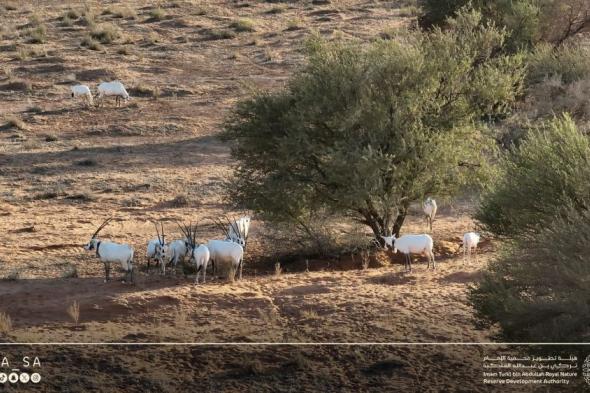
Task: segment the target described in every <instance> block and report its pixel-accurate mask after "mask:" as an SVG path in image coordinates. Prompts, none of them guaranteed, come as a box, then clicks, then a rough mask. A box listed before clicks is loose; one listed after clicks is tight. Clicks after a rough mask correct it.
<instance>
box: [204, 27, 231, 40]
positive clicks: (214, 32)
mask: <svg viewBox="0 0 590 393" xmlns="http://www.w3.org/2000/svg"><path fill="white" fill-rule="evenodd" d="M205 34H206V35H205V37H206V39H208V40H227V39H231V38H234V37H235V36H236V33H234V32H233V31H231V30H225V29H210V30H207V32H206V33H205Z"/></svg>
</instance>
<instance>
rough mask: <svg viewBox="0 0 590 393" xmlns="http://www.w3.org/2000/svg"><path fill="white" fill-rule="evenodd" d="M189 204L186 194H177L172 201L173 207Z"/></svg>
mask: <svg viewBox="0 0 590 393" xmlns="http://www.w3.org/2000/svg"><path fill="white" fill-rule="evenodd" d="M188 204H189V200H188V197H187V196H186V195H184V194H179V195H176V196H175V197H174V199H172V200H171V201H170V206H172V207H185V206H188Z"/></svg>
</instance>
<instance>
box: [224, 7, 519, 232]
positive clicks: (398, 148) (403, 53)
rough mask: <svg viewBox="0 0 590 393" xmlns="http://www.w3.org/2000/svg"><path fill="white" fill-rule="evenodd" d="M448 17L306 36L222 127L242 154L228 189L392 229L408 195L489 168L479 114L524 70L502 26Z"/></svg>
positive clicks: (259, 206)
mask: <svg viewBox="0 0 590 393" xmlns="http://www.w3.org/2000/svg"><path fill="white" fill-rule="evenodd" d="M448 24H449V26H450V28H449V29H445V30H444V31H443V30H441V29H434V30H433V31H430V32H418V31H417V32H411V33H410V32H408V33H406V34H405V35H403V36H401V37H399V39H396V40H378V41H375V42H373V43H370V44H365V45H363V44H361V43H359V42H342V41H338V42H326V41H323V40H321V39H319V38H317V37H316V38H313V39H311V40H310V41H309V42H308V44H307V55H308V62H307V64H306V65H305V66H304V67H302V69H300V70H299V71H297V72H296V73H295V74H294V75H293V77H292V78H291V79H290V80H289V82H288V84H287V86H286V87H285V88H284V89H281V90H279V91H274V92H259V93H257V94H256V95H255V96H254V97H252V98H248V99H245V100H243V101H241V102H239V103H238V104H237V106H236V108H235V110H234V112H233V114H232V115H231V117H230V118H229V119H228V121H227V123H226V125H225V129H224V132H223V134H222V138H224V139H225V140H229V141H233V142H235V143H233V148H232V155H233V157H234V158H235V159H237V161H238V166H237V169H236V170H235V173H234V175H235V176H234V181H233V182H232V183H231V184H230V185H229V187H228V195H229V197H230V199H231V200H232V201H233V202H234V203H235V204H237V205H240V206H242V207H246V208H249V209H253V210H255V211H257V212H259V213H261V214H262V216H263V217H264V218H265V219H267V220H271V221H273V220H275V221H292V222H296V223H301V222H302V218H303V217H305V216H306V214H308V213H309V212H310V211H314V210H319V209H326V210H328V211H330V212H332V213H335V214H342V215H347V216H350V217H353V218H354V219H356V220H358V221H359V222H362V223H364V224H366V225H368V226H369V227H370V228H371V229H372V231H373V233H374V235H375V236H376V237H379V235H389V234H391V233H392V232H393V233H396V234H399V231H400V228H401V226H402V224H403V222H404V218H405V216H406V213H407V210H408V207H409V205H410V204H411V203H412V202H414V201H418V200H421V199H422V198H423V197H424V196H425V195H436V196H439V197H440V196H442V197H444V196H452V195H454V194H455V193H456V192H457V191H458V190H459V189H460V188H461V187H462V186H464V185H466V184H470V185H475V184H478V183H479V182H480V181H481V180H482V179H484V178H485V177H486V176H487V175H488V170H487V169H488V167H487V165H486V159H487V158H489V157H490V155H491V154H493V151H494V142H493V138H492V135H491V133H490V132H489V131H488V129H487V128H486V127H485V125H484V123H483V120H489V119H494V118H498V117H502V116H505V115H506V114H507V113H508V112H509V111H510V109H511V106H512V104H513V102H514V101H515V97H516V96H517V95H518V94H519V92H520V89H521V87H522V82H523V77H524V66H523V59H522V56H520V55H504V54H498V52H499V48H501V47H502V45H503V43H504V40H505V38H506V35H505V32H504V31H502V30H500V29H498V28H496V27H494V26H492V25H489V24H486V23H484V22H482V16H481V14H480V13H479V12H477V11H472V10H463V11H461V12H459V14H458V15H457V16H456V18H453V19H451V20H449V22H448Z"/></svg>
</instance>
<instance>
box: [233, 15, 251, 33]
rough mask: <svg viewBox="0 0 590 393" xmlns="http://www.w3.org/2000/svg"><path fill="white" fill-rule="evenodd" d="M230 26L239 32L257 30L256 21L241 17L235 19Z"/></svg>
mask: <svg viewBox="0 0 590 393" xmlns="http://www.w3.org/2000/svg"><path fill="white" fill-rule="evenodd" d="M229 27H231V28H232V29H234V30H235V31H237V32H238V33H243V32H252V31H256V28H255V23H254V21H253V20H252V19H247V18H240V19H238V20H235V21H233V22H232V23H231V24H230V25H229Z"/></svg>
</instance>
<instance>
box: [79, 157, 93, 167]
mask: <svg viewBox="0 0 590 393" xmlns="http://www.w3.org/2000/svg"><path fill="white" fill-rule="evenodd" d="M76 165H79V166H97V165H98V162H97V161H96V160H95V159H94V158H84V159H83V160H80V161H77V162H76Z"/></svg>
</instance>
